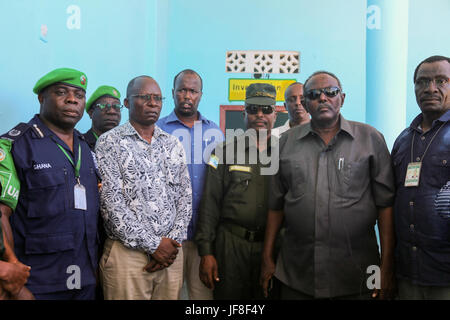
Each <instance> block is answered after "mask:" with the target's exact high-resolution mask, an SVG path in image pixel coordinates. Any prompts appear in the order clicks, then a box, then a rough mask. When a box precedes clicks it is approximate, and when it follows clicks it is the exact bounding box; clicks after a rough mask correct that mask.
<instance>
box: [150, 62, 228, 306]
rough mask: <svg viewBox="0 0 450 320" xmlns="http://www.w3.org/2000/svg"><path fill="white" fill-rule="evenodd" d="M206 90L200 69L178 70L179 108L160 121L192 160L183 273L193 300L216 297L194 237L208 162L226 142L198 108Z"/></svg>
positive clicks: (175, 93) (175, 97)
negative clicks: (203, 277) (205, 277)
mask: <svg viewBox="0 0 450 320" xmlns="http://www.w3.org/2000/svg"><path fill="white" fill-rule="evenodd" d="M202 89H203V83H202V78H201V77H200V75H199V74H198V73H197V72H195V71H193V70H190V69H186V70H183V71H181V72H180V73H178V74H177V75H176V76H175V78H174V82H173V89H172V97H173V100H174V103H175V109H174V111H173V112H172V113H171V114H170V115H168V116H167V117H164V118H161V119H160V120H159V121H158V122H157V123H156V124H157V125H158V126H159V127H160V128H161V129H163V130H164V131H166V132H168V133H170V134H172V135H174V136H176V137H177V138H179V139H180V141H181V142H182V144H183V147H184V150H185V152H186V160H187V161H188V170H189V176H190V178H191V183H192V219H191V222H190V223H189V227H188V235H187V240H186V241H184V242H183V257H184V266H183V273H184V279H185V282H186V285H187V290H188V295H189V299H191V300H209V299H212V290H210V289H208V288H207V287H206V286H205V285H204V284H203V283H202V282H201V281H200V278H199V265H200V256H199V255H198V250H197V247H196V245H195V243H194V241H193V237H194V234H195V226H196V222H197V218H198V207H199V204H200V199H201V197H202V193H203V185H204V177H205V172H206V163H207V162H208V160H209V157H210V153H211V151H212V150H213V149H214V147H215V145H217V143H219V142H221V141H223V133H222V131H220V128H219V127H218V126H217V125H216V124H215V123H214V122H213V121H210V120H208V119H206V118H205V117H203V116H202V115H201V114H200V112H199V111H198V110H197V109H198V104H199V102H200V99H201V97H202Z"/></svg>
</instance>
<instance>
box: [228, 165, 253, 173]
mask: <svg viewBox="0 0 450 320" xmlns="http://www.w3.org/2000/svg"><path fill="white" fill-rule="evenodd" d="M231 171H241V172H249V173H250V172H252V168H251V167H244V166H230V167H229V172H231Z"/></svg>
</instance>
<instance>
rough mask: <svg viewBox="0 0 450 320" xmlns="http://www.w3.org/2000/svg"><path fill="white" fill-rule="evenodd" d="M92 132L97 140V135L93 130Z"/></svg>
mask: <svg viewBox="0 0 450 320" xmlns="http://www.w3.org/2000/svg"><path fill="white" fill-rule="evenodd" d="M92 133H93V134H94V137H95V140H98V135H97V134H96V133H95V132H94V131H92Z"/></svg>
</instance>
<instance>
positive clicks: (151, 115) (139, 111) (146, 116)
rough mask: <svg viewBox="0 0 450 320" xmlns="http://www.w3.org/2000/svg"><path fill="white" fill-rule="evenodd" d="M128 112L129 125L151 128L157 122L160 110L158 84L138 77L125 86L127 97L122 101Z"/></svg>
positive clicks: (160, 99)
mask: <svg viewBox="0 0 450 320" xmlns="http://www.w3.org/2000/svg"><path fill="white" fill-rule="evenodd" d="M124 104H125V107H127V108H128V111H129V113H128V114H129V120H130V123H131V124H132V125H133V126H134V127H135V128H136V126H137V125H139V126H140V127H141V128H143V127H147V128H150V127H152V126H153V125H154V124H155V123H156V121H158V118H159V114H160V112H161V108H162V96H161V89H160V87H159V85H158V83H157V82H156V81H155V80H154V79H153V78H152V77H149V76H139V77H136V78H134V79H132V80H131V81H130V83H129V84H128V86H127V97H126V98H125V100H124Z"/></svg>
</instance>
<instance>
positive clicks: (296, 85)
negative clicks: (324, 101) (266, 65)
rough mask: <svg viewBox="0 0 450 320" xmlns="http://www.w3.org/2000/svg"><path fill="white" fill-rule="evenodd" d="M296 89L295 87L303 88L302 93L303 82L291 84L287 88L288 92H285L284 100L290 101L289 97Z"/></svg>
mask: <svg viewBox="0 0 450 320" xmlns="http://www.w3.org/2000/svg"><path fill="white" fill-rule="evenodd" d="M294 87H295V88H301V89H302V91H303V83H301V82H294V83H291V84H290V85H289V86H288V87H287V88H286V90H285V91H284V100H287V99H288V97H289V95H290V93H291V91H292V90H293V89H294Z"/></svg>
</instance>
